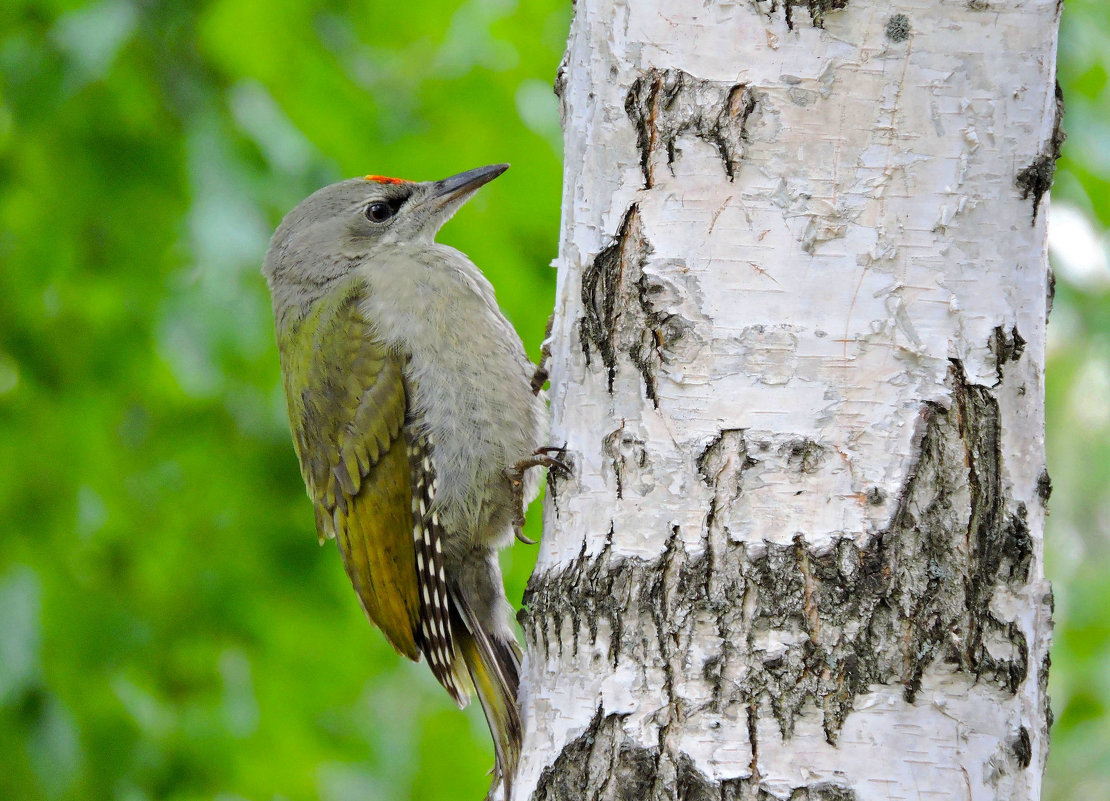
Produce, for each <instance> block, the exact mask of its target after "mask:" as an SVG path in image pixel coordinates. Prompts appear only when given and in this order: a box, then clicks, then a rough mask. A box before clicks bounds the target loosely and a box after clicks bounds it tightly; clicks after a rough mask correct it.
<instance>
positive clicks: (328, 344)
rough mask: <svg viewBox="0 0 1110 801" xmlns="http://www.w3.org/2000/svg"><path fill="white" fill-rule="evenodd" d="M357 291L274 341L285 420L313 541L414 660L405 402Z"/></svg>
mask: <svg viewBox="0 0 1110 801" xmlns="http://www.w3.org/2000/svg"><path fill="white" fill-rule="evenodd" d="M361 291H362V290H361V287H358V286H353V287H352V288H351V289H350V290H349V291H347V292H345V293H341V294H340V296H338V297H337V298H335V300H334V301H331V302H329V301H327V300H322V301H320V302H319V303H318V304H317V307H316V308H315V309H314V311H313V313H312V314H311V315H309V317H307V318H306V319H305V320H304V321H303V322H302V323H301V325H299V326H298V327H297V329H296V330H295V331H293V332H291V334H290V336H289V337H288V339H289V340H292V341H286V342H283V343H282V345H283V347H282V348H281V350H282V372H283V375H284V379H285V385H286V387H285V388H286V397H287V398H288V400H289V418H290V424H291V426H292V428H293V441H294V444H295V445H296V449H297V456H298V458H299V460H300V464H301V473H302V475H303V476H304V479H305V485H306V486H307V487H308V492H309V496H310V497H311V498H312V501H313V504H314V506H315V509H316V523H317V531H318V533H319V535H320V538H321V541H322V540H323V539H325V538H333V537H334V538H335V539H336V541H337V543H338V545H339V551H340V553H341V554H342V556H343V564H344V567H345V568H346V570H347V574H348V576H349V577H350V579H351V584H352V585H353V586H354V588H355V591H356V593H357V594H358V597H359V601H360V603H361V604H362V607H363V609H364V610H365V611H366V614H367V616H368V617H369V618H370V620H371V621H373V622H374V624H375V625H377V626H378V627H379V628H380V629H381V630H382V631H383V632H384V633H385V635H386V637H387V638H388V639H389V641H390V643H391V644H392V645H393V647H394V648H396V649H397V650H398V651H399V652H400V653H402V654H404V655H405V656H407V657H409V658H410V659H418V658H419V654H420V649H419V645H418V637H419V636H420V635H419V633H418V625H419V614H420V600H419V596H418V584H417V575H416V564H415V548H414V544H413V539H412V528H413V520H412V512H411V509H410V503H411V497H412V493H411V487H410V480H411V478H410V469H409V457H408V452H407V447H406V443H405V440H404V437H403V435H402V429H403V425H404V421H405V415H406V412H407V407H408V400H407V396H406V392H405V384H404V379H403V375H402V371H401V368H402V364H401V361H400V357H399V356H398V355H397V354H393V353H391V352H390V351H389V350H388V349H387V348H386V347H385V346H384V345H383V344H382V343H381V342H380V341H379V340H377V339H376V338H375V337H374V335H373V332H372V330H371V327H370V325H369V323H368V322H367V320H365V319H364V318H363V316H362V314H361V312H360V310H359V299H360V298H361ZM287 353H288V354H290V356H289V358H286V355H285V354H287ZM296 354H304V356H303V357H301V358H297V356H296Z"/></svg>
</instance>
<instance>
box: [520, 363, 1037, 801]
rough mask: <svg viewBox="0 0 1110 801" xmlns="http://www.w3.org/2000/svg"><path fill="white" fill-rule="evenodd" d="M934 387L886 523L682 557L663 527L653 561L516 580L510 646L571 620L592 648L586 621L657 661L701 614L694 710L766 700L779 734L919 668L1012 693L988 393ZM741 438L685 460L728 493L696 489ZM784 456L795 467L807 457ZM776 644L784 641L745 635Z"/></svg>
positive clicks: (961, 381) (1018, 574) (955, 369)
mask: <svg viewBox="0 0 1110 801" xmlns="http://www.w3.org/2000/svg"><path fill="white" fill-rule="evenodd" d="M948 380H949V385H950V387H951V396H952V401H951V406H950V408H945V407H943V406H941V405H939V404H935V403H927V404H925V406H924V407H923V410H922V416H921V421H920V425H919V431H920V434H919V438H918V440H917V442H918V444H917V451H918V455H917V461H916V464H915V466H914V468H913V470H912V471H911V473H910V475H909V476H908V477H907V480H906V482H905V484H904V486H903V487H902V489H901V491H900V492H899V494H898V496H897V497H898V502H897V508H896V510H895V511H894V513H893V516H892V518H891V521H890V523H889V524H888V525H887V527H886V528H885V529H883V530H881V531H879V532H876V533H874V534H873V535H872V536H871V537H870V539H869V540H866V541H864V542H862V544H860V543H857V541H856V540H855V539H850V538H843V539H840V540H838V541H836V542H835V543H834V544H833V545H832V547H829V548H825V549H823V550H820V551H818V550H816V549H815V548H814V547H812V546H810V545H808V544H807V543H806V542H805V540H804V539H803V538H801V537H798V538H797V539H796V540H795V541H794V542H791V543H786V544H776V543H744V542H734V541H732V540H730V539H729V538H727V537H726V538H717V541H712V547H706V548H704V549H703V550H702V552H700V553H694V554H690V553H688V552H687V551H686V549H685V548H684V547H683V544H682V542H683V541H682V538H680V537H678V536H677V534H676V532H675V530H674V529H672V530H671V531H670V532H669V534H670V536H669V538H668V544H667V548H666V551H665V553H663V554H662V555H661V556H660V557H658V558H656V559H653V560H644V559H636V558H616V557H614V556H613V555H612V553H611V549H610V547H609V545H608V544H607V545H606V548H605V549H604V550H603V551H602V553H601V554H599V555H598V556H597V557H593V558H586V557H584V556H582V557H580V558H579V559H578V560H576V561H575V562H573V563H572V564H570V565H569V566H567V567H565V568H563V569H561V570H559V571H553V572H549V573H545V574H535V575H533V576H532V579H531V581H530V582H529V585H528V589H527V591H526V593H525V602H526V604H527V606H528V610H527V612H526V613H525V614H522V615H521V618H520V620H521V625H522V627H523V628H524V630H525V633H526V635H527V638H528V641H529V642H530V643H534V644H535V643H543V644H544V647H545V648H546V647H547V643H548V642H549V641H550V638H551V636H552V634H554V636H555V637H556V638H558V637H559V636H560V635H559V631H560V626H561V621H562V620H564V619H565V618H566V617H567V616H571V617H572V618H573V619H574V620H575V625H576V626H579V625H581V626H584V627H588V630H589V632H590V637H591V643H593V642H596V636H597V631H598V630H599V626H598V618H603V619H604V620H606V622H607V624H608V628H609V629H610V630H611V631H612V632H613V633H614V634H613V637H612V638H611V640H610V643H609V654H608V656H609V660H610V662H611V663H613V664H614V665H616V664H617V663H618V662H619V661H620V659H621V657H622V656H624V657H625V658H626V659H628V660H629V661H630V662H631V663H633V664H647V665H652V666H655V667H656V668H659V667H660V666H666V667H665V668H664V669H665V670H670V669H671V668H670V666H673V665H682V664H683V660H686V659H689V658H691V653H692V651H691V644H692V643H693V642H694V640H695V639H696V638H697V637H698V636H700V632H701V631H702V630H703V629H704V624H705V623H706V622H710V623H711V625H715V626H716V630H717V632H718V637H719V639H720V645H719V648H718V649H717V652H716V653H713V654H711V655H710V656H709V658H707V659H705V660H704V663H703V664H702V665H700V666H699V665H694V666H691V668H692V669H693V670H695V671H699V670H700V672H701V675H703V676H705V678H706V679H707V680H708V681H709V683H710V686H711V687H712V689H713V696H712V701H711V707H712V709H713V710H714V711H717V712H725V711H727V710H732V711H733V712H732V713H733V714H743V710H746V709H749V708H752V709H768V710H770V712H771V714H772V716H773V717H774V719H775V720H776V721H777V722H778V724H779V727H780V731H781V733H782V735H783V736H784V737H789V736H791V734H792V732H793V729H794V722H795V719H796V718H797V716H798V715H800V714H802V713H803V709H804V708H806V706H807V704H812V705H813V706H815V707H816V708H817V709H818V710H820V711H821V714H822V718H823V726H824V731H825V736H826V739H827V740H828V741H829V742H830V743H835V742H836V738H837V735H838V733H839V731H840V729H841V727H842V725H843V722H844V719H845V717H846V716H847V715H848V713H849V712H851V710H852V706H853V703H854V700H855V698H856V696H857V695H859V694H861V693H866V692H868V691H869V688H871V687H872V686H873V685H876V684H879V685H890V684H895V683H897V684H901V685H902V687H903V693H904V696H905V698H906V700H907V701H908V702H911V703H912V702H913V701H914V699H915V698H916V696H917V693H918V690H919V689H920V686H921V681H922V678H923V676H924V674H925V672H926V671H927V670H928V669H930V668H931V667H932V666H934V665H937V664H944V665H946V666H947V667H948V668H949V669H951V670H955V671H959V672H963V673H965V674H967V675H968V676H969V677H970V678H971V679H972V680H973V681H976V682H983V683H988V684H991V685H994V686H997V687H999V688H1001V689H1002V690H1003V691H1005V692H1007V693H1011V694H1013V693H1015V692H1017V690H1018V688H1019V686H1020V685H1021V684H1022V682H1023V681H1024V680H1025V678H1026V675H1027V673H1028V670H1029V647H1028V644H1027V642H1026V638H1025V635H1024V633H1023V632H1022V631H1021V630H1020V628H1019V627H1018V626H1017V625H1016V624H1015V623H1013V622H1010V621H1006V620H1002V619H999V618H998V617H997V616H996V615H995V613H994V612H993V611H992V610H991V599H992V597H993V595H994V594H995V592H996V590H998V589H999V588H1001V587H1010V588H1014V589H1017V588H1020V587H1023V586H1025V585H1026V583H1027V582H1028V579H1029V569H1030V564H1031V561H1032V554H1033V548H1032V540H1031V537H1030V534H1029V529H1028V525H1027V523H1026V515H1027V512H1026V509H1025V507H1024V506H1023V505H1021V504H1017V505H1015V506H1014V509H1015V511H1012V512H1010V511H1008V508H1009V506H1008V503H1007V499H1006V497H1005V495H1004V487H1003V484H1002V457H1001V451H1000V425H1001V423H1000V412H999V407H998V402H997V401H996V400H995V398H994V395H993V393H992V391H991V388H989V387H985V386H979V385H974V384H971V383H969V382H968V380H967V376H966V375H965V373H964V370H963V367H962V365H961V364H960V363H959V362H953V363H952V366H951V369H950V372H949V378H948ZM800 442H803V443H804V442H805V441H804V440H801V441H800ZM741 443H743V436H742V432H739V431H732V432H722V435H721V436H720V437H718V439H717V440H715V441H714V442H712V443H710V445H709V447H707V448H706V450H705V452H703V454H702V457H701V458H700V459H699V460H698V461H699V464H698V468H699V471H700V472H701V475H702V479H703V481H706V482H707V483H709V484H710V485H711V486H714V488H715V490H716V492H715V494H716V495H723V496H727V495H728V494H729V493H732V492H734V491H737V490H734V489H733V488H732V487H727V486H726V487H721V486H719V485H714V484H713V483H712V482H713V481H714V479H715V476H716V475H717V472H716V471H715V466H717V465H720V464H722V463H723V459H724V453H725V451H727V450H731V451H732V452H733V458H734V459H736V460H740V459H744V460H746V459H747V458H748V457H747V450H748V446H747V444H746V443H744V444H743V451H742V454H743V455H741ZM797 450H798V454H799V458H798V464H799V468H800V469H804V465H805V464H806V459H805V454H806V453H810V452H811V449H809V448H806V447H800V448H798V449H797ZM718 469H719V468H718ZM710 522H711V521H710ZM611 538H612V530H610V541H611ZM720 540H723V541H720ZM705 541H706V542H707V545H708V544H709V542H710V538H708V537H707V538H706V540H705ZM583 554H584V551H583ZM664 577H668V578H664ZM699 622H700V623H701V624H703V625H702V626H699V625H698V623H699ZM772 635H775V636H774V637H772ZM776 637H777V638H779V639H780V641H781V642H783V643H789V644H788V645H784V646H782V647H780V648H777V649H775V650H768V649H767V648H766V646H765V645H762V644H761V643H765V642H767V641H769V639H775V638H776ZM988 643H989V644H990V646H991V647H990V648H988ZM560 645H561V644H560ZM701 647H702V648H704V647H705V645H704V643H702V645H701ZM672 679H673V677H672ZM668 697H669V698H671V699H672V703H674V704H677V705H678V707H679V708H680V709H682V710H683V711H684V714H693V713H694V712H695V711H696V710H693V709H691V708H690V707H689V706H688V704H687V702H686V701H685V700H684V699H682V698H675V697H674V696H673V690H672V695H670V696H668ZM557 797H558V796H552V798H557Z"/></svg>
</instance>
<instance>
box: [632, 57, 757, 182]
mask: <svg viewBox="0 0 1110 801" xmlns="http://www.w3.org/2000/svg"><path fill="white" fill-rule="evenodd" d="M755 107H756V96H755V94H754V93H753V92H752V91H751V90H750V89H749V88H748V86H747V84H742V83H738V84H732V83H728V82H727V81H704V80H700V79H698V78H695V77H694V76H693V75H690V74H689V73H688V72H683V71H682V70H678V69H670V70H655V69H653V70H648V71H647V72H645V73H643V74H642V75H641V76H640V77H639V78H637V79H636V80H635V81H634V82H633V84H632V87H631V88H630V89H629V90H628V94H627V96H626V97H625V101H624V110H625V112H626V113H627V114H628V118H629V119H630V120H631V121H632V125H633V127H634V128H635V129H636V145H637V147H638V148H639V151H640V168H641V169H642V170H643V173H644V188H645V189H650V188H651V187H652V186H654V185H655V166H654V164H655V160H654V156H655V155H656V154H658V153H660V152H666V154H667V166H668V167H670V169H671V174H672V175H673V174H674V163H675V161H676V160H677V158H678V154H679V149H678V139H679V137H682V136H684V135H688V134H689V135H693V136H696V137H697V138H699V139H701V140H703V141H705V142H708V143H709V144H711V145H713V146H714V147H715V148H717V152H718V153H719V154H720V157H721V163H722V165H723V166H724V169H725V175H727V176H728V179H729V180H730V181H731V180H732V179H733V178H735V177H736V172H737V170H738V169H739V168H740V161H741V159H742V158H743V156H744V143H745V142H746V141H747V139H748V132H747V129H746V128H745V125H746V123H747V121H748V117H749V116H751V113H752V112H753V111H754V110H755Z"/></svg>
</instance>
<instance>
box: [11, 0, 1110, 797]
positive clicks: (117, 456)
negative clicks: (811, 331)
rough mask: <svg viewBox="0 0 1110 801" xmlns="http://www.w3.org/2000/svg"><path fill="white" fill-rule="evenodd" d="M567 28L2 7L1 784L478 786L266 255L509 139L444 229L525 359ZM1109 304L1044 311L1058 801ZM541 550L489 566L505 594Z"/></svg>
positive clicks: (1090, 97) (408, 8) (1101, 773)
mask: <svg viewBox="0 0 1110 801" xmlns="http://www.w3.org/2000/svg"><path fill="white" fill-rule="evenodd" d="M1065 16H1066V21H1065V29H1064V44H1063V45H1062V48H1061V80H1062V82H1063V84H1064V88H1065V93H1066V96H1067V98H1068V110H1069V116H1068V118H1067V128H1068V130H1069V133H1070V139H1069V141H1068V146H1067V150H1066V153H1065V158H1064V159H1063V160H1062V162H1061V167H1062V169H1063V173H1062V175H1061V177H1060V180H1059V182H1058V190H1057V191H1056V193H1055V195H1056V197H1057V198H1065V199H1067V200H1069V201H1070V202H1071V203H1073V204H1074V205H1075V206H1076V207H1078V208H1079V209H1080V210H1082V211H1083V212H1084V213H1085V214H1086V215H1087V216H1088V217H1089V218H1090V219H1092V220H1094V221H1095V222H1096V225H1097V228H1098V230H1099V231H1101V230H1102V229H1104V228H1105V227H1106V226H1108V225H1110V207H1108V206H1107V204H1106V198H1107V196H1108V193H1110V156H1108V155H1107V153H1108V148H1107V141H1106V138H1105V136H1104V133H1103V130H1102V119H1101V118H1102V117H1104V116H1105V113H1106V109H1107V108H1108V104H1107V93H1108V88H1107V75H1108V70H1110V56H1107V55H1106V54H1108V53H1110V33H1108V32H1110V12H1108V11H1107V10H1106V8H1104V7H1103V5H1102V3H1101V2H1100V0H1069V3H1068V8H1067V13H1066V15H1065ZM569 19H570V7H569V3H566V2H559V1H557V0H527V2H524V0H485V2H481V1H480V0H468V1H467V2H462V0H424V2H421V3H407V4H406V3H382V2H373V1H372V0H348V1H347V2H343V1H342V0H334V1H333V2H328V3H320V4H312V5H310V4H308V3H304V2H300V1H299V0H270V2H265V3H263V2H258V1H257V0H209V1H207V2H199V1H198V2H175V3H171V2H161V3H159V2H154V0H98V1H95V2H92V3H82V2H70V1H68V0H40V1H39V2H22V1H21V0H7V2H6V3H4V4H3V5H2V7H0V511H2V516H0V520H2V521H3V524H2V528H0V798H2V799H39V798H43V799H102V798H112V799H120V800H121V801H141V800H142V799H175V800H177V799H180V800H185V799H209V798H214V799H220V800H221V801H232V800H233V799H317V798H318V799H323V800H324V801H348V800H350V801H354V800H355V799H420V801H440V800H441V799H442V800H444V801H446V800H447V799H467V798H473V799H478V798H481V797H483V794H484V791H485V788H486V787H487V785H488V779H487V778H486V776H485V775H484V772H485V770H486V769H487V768H488V767H489V766H490V764H492V754H491V751H490V746H489V743H488V735H487V734H486V732H485V727H484V722H483V721H482V720H481V715H480V713H479V712H477V711H476V710H473V709H472V710H470V711H469V713H468V714H466V715H463V714H459V713H458V712H457V711H455V710H454V708H453V707H452V706H451V704H450V703H449V702H448V700H447V696H446V694H445V693H443V692H442V691H441V690H439V688H438V687H437V686H436V685H435V684H434V682H433V680H432V679H431V676H430V674H429V673H428V672H427V670H426V668H424V667H423V666H417V665H412V664H409V663H407V662H404V661H403V660H400V659H399V658H398V657H396V656H395V654H394V653H393V652H392V651H391V649H390V648H389V647H388V645H386V643H385V641H384V639H383V638H382V637H380V636H379V635H377V634H376V633H375V632H374V631H373V630H372V629H371V628H370V626H369V625H368V624H367V623H366V622H365V620H364V619H363V616H362V613H361V611H360V610H359V609H358V606H357V604H356V603H355V600H354V596H353V594H352V593H351V591H350V589H349V586H348V585H347V580H346V578H345V576H344V575H343V571H342V570H341V568H340V565H339V560H338V558H337V556H336V554H335V553H334V550H333V549H332V548H330V547H328V548H323V549H321V548H317V547H316V546H315V545H314V535H313V533H312V531H313V522H312V515H311V510H310V508H309V504H308V502H307V500H306V498H305V496H304V491H303V487H302V485H301V481H300V477H299V474H298V472H297V469H296V464H295V460H294V457H293V453H292V449H291V446H290V442H289V435H288V430H287V425H286V421H285V418H284V406H283V402H282V399H281V394H280V387H279V383H278V371H277V354H276V352H275V350H274V345H273V340H272V333H271V322H270V318H269V302H268V298H267V296H266V292H265V286H264V284H263V281H262V279H261V276H260V275H259V272H258V267H259V263H260V261H261V257H262V253H263V252H264V249H265V246H266V242H267V239H268V237H269V233H270V231H271V230H272V228H273V226H274V225H276V223H277V221H278V220H279V219H280V217H281V215H282V214H283V213H284V212H285V211H286V210H288V209H289V208H290V207H292V206H293V205H294V204H295V203H296V202H297V201H298V200H300V198H301V197H303V196H304V195H306V194H308V193H309V192H310V191H312V190H313V189H315V188H317V187H318V186H320V185H322V184H324V183H327V182H330V181H332V180H335V179H338V178H340V177H346V176H350V175H360V174H364V173H366V172H377V173H384V174H390V175H401V176H405V177H411V178H415V179H427V178H439V177H443V176H446V175H448V174H451V173H453V172H458V171H460V170H462V169H466V168H470V167H474V166H478V165H481V164H487V163H492V162H497V161H510V162H512V163H513V164H514V167H513V169H512V170H510V171H509V172H508V173H507V174H506V175H505V176H504V177H502V178H500V179H498V180H497V181H496V182H494V183H493V184H491V185H490V186H489V187H487V188H486V189H484V190H483V191H482V192H481V193H480V194H479V196H478V197H477V198H476V199H475V200H474V201H472V203H471V204H470V205H469V206H468V207H467V208H466V209H464V210H463V211H462V212H461V213H460V214H459V215H458V217H457V218H456V220H455V221H454V222H452V223H450V224H449V225H448V227H447V228H446V229H445V231H444V235H443V238H444V239H445V240H446V241H449V242H450V243H452V244H454V245H456V246H458V247H460V248H461V249H463V250H465V251H466V252H468V253H469V254H470V255H471V256H472V257H473V258H474V260H475V261H476V262H477V263H478V264H480V265H482V267H483V268H484V269H485V270H486V272H487V274H488V275H489V276H490V278H491V280H492V281H493V282H494V284H495V285H496V287H497V291H498V296H499V298H500V300H501V303H502V305H503V306H504V307H505V309H506V310H507V312H508V314H509V315H510V317H511V318H512V319H513V321H514V323H515V324H516V325H517V327H518V329H519V330H520V332H521V334H522V336H523V337H524V340H525V342H526V344H527V345H528V347H529V349H530V350H531V352H532V353H533V355H535V354H536V351H537V349H538V346H539V342H540V340H541V337H542V331H543V326H544V323H545V321H546V317H547V314H548V312H549V310H550V308H551V304H552V298H553V293H554V278H555V276H554V273H553V272H552V271H551V270H550V269H549V268H548V267H547V265H548V263H549V261H550V260H551V258H552V257H553V256H554V254H555V252H556V246H557V241H556V238H557V227H558V220H559V196H560V186H559V184H560V178H561V168H560V139H561V134H560V131H559V120H558V113H557V109H556V105H555V99H554V97H553V95H552V94H551V89H550V86H551V82H552V80H553V78H554V73H555V68H556V65H557V64H558V61H559V58H560V56H561V53H562V49H563V45H564V42H565V37H566V30H567V25H568V23H569ZM1106 300H1107V282H1106V281H1105V280H1102V281H1099V280H1076V281H1074V282H1069V280H1068V277H1067V275H1065V276H1063V277H1062V279H1061V281H1060V284H1059V291H1058V293H1057V308H1056V311H1055V313H1054V317H1053V323H1052V331H1053V337H1054V339H1053V344H1052V348H1051V359H1050V363H1049V388H1048V398H1049V404H1050V405H1049V444H1050V452H1051V468H1052V474H1053V477H1054V479H1055V481H1056V487H1057V491H1056V495H1055V497H1054V498H1053V503H1052V509H1053V516H1052V519H1051V526H1050V530H1049V538H1050V543H1049V570H1050V573H1051V575H1052V577H1053V578H1054V579H1055V581H1056V597H1057V601H1058V604H1057V614H1058V617H1057V620H1058V623H1057V646H1056V649H1055V653H1054V661H1055V666H1054V669H1053V674H1052V690H1053V695H1054V698H1055V708H1056V710H1057V723H1056V728H1055V730H1054V736H1055V740H1054V746H1053V755H1052V759H1051V768H1050V776H1049V785H1048V786H1049V788H1050V795H1049V797H1050V798H1052V799H1070V798H1075V797H1088V798H1090V797H1099V796H1100V794H1101V793H1100V792H1099V791H1100V790H1101V789H1102V788H1104V787H1105V786H1106V785H1107V783H1108V782H1110V714H1108V710H1107V705H1108V704H1110V670H1108V669H1107V668H1108V664H1110V622H1108V619H1110V618H1108V615H1107V610H1110V582H1108V581H1106V580H1105V579H1104V577H1103V576H1104V573H1105V568H1104V567H1103V566H1104V565H1105V563H1106V557H1107V551H1108V550H1110V549H1108V543H1107V520H1108V517H1110V492H1108V489H1107V486H1108V483H1107V479H1108V473H1110V453H1108V446H1107V438H1106V430H1107V427H1108V425H1110V410H1108V406H1107V404H1108V398H1110V310H1108V306H1107V304H1106ZM537 517H538V515H533V521H532V524H531V525H532V526H533V528H535V524H536V523H537V522H538V521H537V520H536V519H535V518H537ZM531 533H532V534H533V536H535V535H536V534H538V532H537V531H535V530H533V531H532V532H531ZM531 559H532V552H530V551H528V550H527V549H525V548H523V547H517V548H515V549H513V550H512V551H511V552H510V553H509V554H508V555H507V557H506V560H507V567H508V568H509V570H508V577H509V579H508V580H509V584H510V586H509V595H510V597H511V598H514V599H519V598H520V594H521V591H522V589H523V586H524V582H525V581H526V579H527V575H528V573H529V571H530V569H531Z"/></svg>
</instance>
